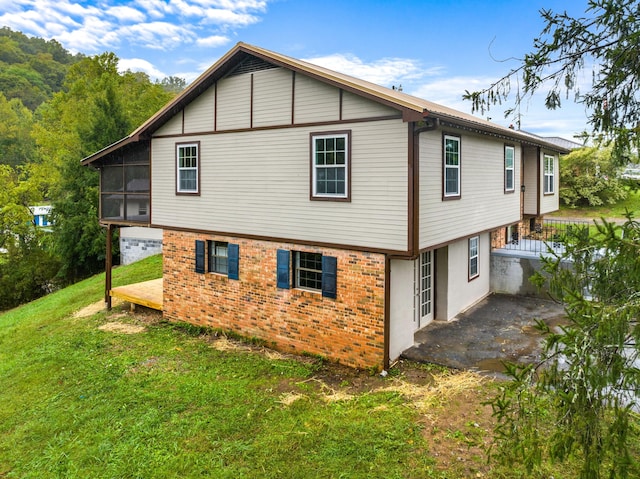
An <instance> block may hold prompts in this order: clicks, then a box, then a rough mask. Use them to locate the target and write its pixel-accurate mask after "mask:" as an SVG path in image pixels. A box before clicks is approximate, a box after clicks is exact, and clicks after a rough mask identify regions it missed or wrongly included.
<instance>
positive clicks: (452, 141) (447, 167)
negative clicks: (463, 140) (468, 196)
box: [443, 135, 460, 198]
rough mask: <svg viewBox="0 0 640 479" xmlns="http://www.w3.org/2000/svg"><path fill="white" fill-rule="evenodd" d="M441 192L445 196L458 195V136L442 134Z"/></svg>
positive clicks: (453, 196)
mask: <svg viewBox="0 0 640 479" xmlns="http://www.w3.org/2000/svg"><path fill="white" fill-rule="evenodd" d="M443 175H444V176H443V194H444V197H445V198H455V197H459V196H460V138H459V137H457V136H449V135H445V136H444V158H443Z"/></svg>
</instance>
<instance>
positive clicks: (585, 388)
mask: <svg viewBox="0 0 640 479" xmlns="http://www.w3.org/2000/svg"><path fill="white" fill-rule="evenodd" d="M596 226H597V233H595V234H592V235H591V236H589V235H585V234H583V232H582V231H574V232H573V233H569V236H568V237H567V242H566V247H567V251H566V254H565V255H564V256H563V257H555V258H552V257H548V258H545V259H543V263H544V274H546V275H547V280H548V283H549V287H550V290H551V291H552V292H553V293H554V294H555V295H556V296H557V298H558V299H559V300H561V301H563V303H564V304H565V305H566V307H565V309H566V314H567V321H568V324H567V325H565V326H563V327H562V329H561V330H560V331H551V330H549V328H547V327H545V326H544V324H542V323H540V324H539V327H540V328H541V329H542V330H543V331H544V332H545V333H546V341H545V345H544V351H543V359H542V362H541V363H540V365H538V367H537V368H533V367H528V368H518V367H515V366H512V367H511V368H510V370H509V373H510V375H511V377H512V378H513V381H512V382H511V383H510V384H509V385H507V386H506V387H505V388H504V389H503V392H502V394H501V396H500V397H497V398H495V399H494V400H493V401H492V406H493V408H494V413H495V415H496V416H497V418H498V426H497V427H496V433H497V434H496V436H497V450H496V451H494V457H497V458H500V459H501V460H503V461H505V462H516V463H521V464H524V465H525V466H526V468H527V471H528V472H529V473H530V474H533V473H536V471H538V472H539V470H540V467H542V464H543V459H544V458H550V459H551V460H554V461H560V462H566V461H577V462H578V463H579V467H580V475H579V477H580V478H583V479H599V478H604V477H609V478H627V477H638V474H640V464H639V463H638V460H637V457H634V455H633V454H632V452H631V446H630V445H631V444H632V443H633V442H634V441H637V440H638V432H639V431H638V424H639V421H640V418H639V417H638V415H637V412H634V410H635V411H637V407H638V405H639V402H638V396H637V391H638V390H639V388H640V370H639V369H638V367H637V364H638V361H640V342H639V340H640V325H639V323H638V318H639V317H640V224H639V223H638V222H636V221H634V220H633V218H632V216H631V215H628V217H627V221H626V222H625V224H624V225H622V226H616V225H615V224H613V223H608V222H606V221H602V222H598V223H597V225H596ZM547 417H548V418H551V419H552V420H553V423H552V424H551V426H549V427H541V424H545V421H544V419H545V418H547Z"/></svg>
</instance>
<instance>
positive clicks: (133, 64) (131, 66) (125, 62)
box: [118, 58, 168, 80]
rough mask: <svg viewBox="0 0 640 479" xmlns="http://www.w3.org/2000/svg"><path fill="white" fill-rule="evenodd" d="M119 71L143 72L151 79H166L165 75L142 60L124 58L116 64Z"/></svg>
mask: <svg viewBox="0 0 640 479" xmlns="http://www.w3.org/2000/svg"><path fill="white" fill-rule="evenodd" d="M118 67H119V70H120V71H122V72H124V71H127V70H131V71H132V72H144V73H146V74H147V75H149V77H150V78H151V79H154V80H162V79H163V78H165V77H167V76H168V75H166V74H165V73H163V72H161V71H160V70H158V69H157V68H156V67H155V66H154V65H153V64H151V63H150V62H148V61H147V60H143V59H142V58H125V59H121V60H120V62H119V63H118Z"/></svg>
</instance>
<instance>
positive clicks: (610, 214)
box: [549, 190, 640, 218]
mask: <svg viewBox="0 0 640 479" xmlns="http://www.w3.org/2000/svg"><path fill="white" fill-rule="evenodd" d="M627 209H628V210H629V211H632V212H634V216H635V217H636V218H640V190H635V191H630V193H629V196H628V197H627V199H626V200H624V201H621V202H619V203H616V204H615V205H606V206H593V207H585V208H568V207H566V206H562V205H561V206H560V210H559V211H557V212H555V213H552V214H550V215H549V216H550V217H553V216H558V217H577V218H603V217H604V218H624V215H625V211H626V210H627Z"/></svg>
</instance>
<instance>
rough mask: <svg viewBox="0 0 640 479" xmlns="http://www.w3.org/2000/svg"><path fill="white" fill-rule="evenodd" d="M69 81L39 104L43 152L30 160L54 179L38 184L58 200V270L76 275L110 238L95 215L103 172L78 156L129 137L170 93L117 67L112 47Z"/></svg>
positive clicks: (36, 172)
mask: <svg viewBox="0 0 640 479" xmlns="http://www.w3.org/2000/svg"><path fill="white" fill-rule="evenodd" d="M64 87H65V88H64V91H61V92H59V93H56V94H55V95H54V97H53V98H52V100H51V101H49V102H47V103H46V104H44V105H43V106H42V107H41V108H40V109H39V110H38V117H39V118H38V123H37V125H36V127H35V128H34V136H35V138H36V142H37V145H38V148H39V154H40V157H41V158H43V159H46V160H44V161H42V162H40V164H39V166H38V168H35V167H34V168H33V176H34V178H35V177H37V178H41V179H43V178H46V177H48V178H49V179H50V183H49V185H46V184H44V182H41V183H40V185H41V188H42V189H44V190H47V191H48V192H49V195H50V197H51V200H52V204H53V218H54V221H55V227H54V247H55V252H56V253H57V254H58V255H59V257H60V259H61V261H62V264H63V267H62V268H61V271H60V274H61V276H62V277H63V278H64V279H66V280H69V281H74V280H77V279H79V278H83V277H86V276H88V275H90V274H93V273H96V272H98V271H100V270H101V269H102V268H103V267H104V258H105V245H106V240H105V231H104V229H103V228H101V227H100V225H99V223H98V174H97V173H96V172H95V171H93V170H91V169H89V168H86V167H83V166H81V164H80V161H81V160H82V158H84V157H86V156H88V155H89V154H91V153H94V152H95V151H98V150H100V149H102V148H104V147H105V146H108V145H110V144H111V143H113V142H115V141H117V140H119V139H121V138H123V137H125V136H126V135H127V134H128V133H129V132H130V131H131V130H133V129H134V128H135V127H137V126H138V123H139V122H141V121H143V119H146V118H148V117H149V116H151V115H152V114H153V113H155V111H156V110H157V109H158V108H160V106H162V105H164V103H166V101H167V100H168V99H169V98H170V96H171V94H169V93H166V92H165V91H164V90H163V89H162V88H161V87H160V86H159V85H157V84H153V83H151V82H150V81H149V78H148V77H147V76H146V75H145V74H137V73H131V72H127V73H125V74H120V73H118V58H117V56H115V55H114V54H113V53H104V54H102V55H97V56H95V57H90V58H84V59H82V60H81V61H79V62H78V63H76V64H74V65H73V66H72V67H71V68H70V69H69V73H68V75H67V77H66V79H65V84H64ZM44 171H49V174H48V175H47V174H45V173H44ZM114 248H117V243H114ZM114 254H116V256H117V250H114Z"/></svg>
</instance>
